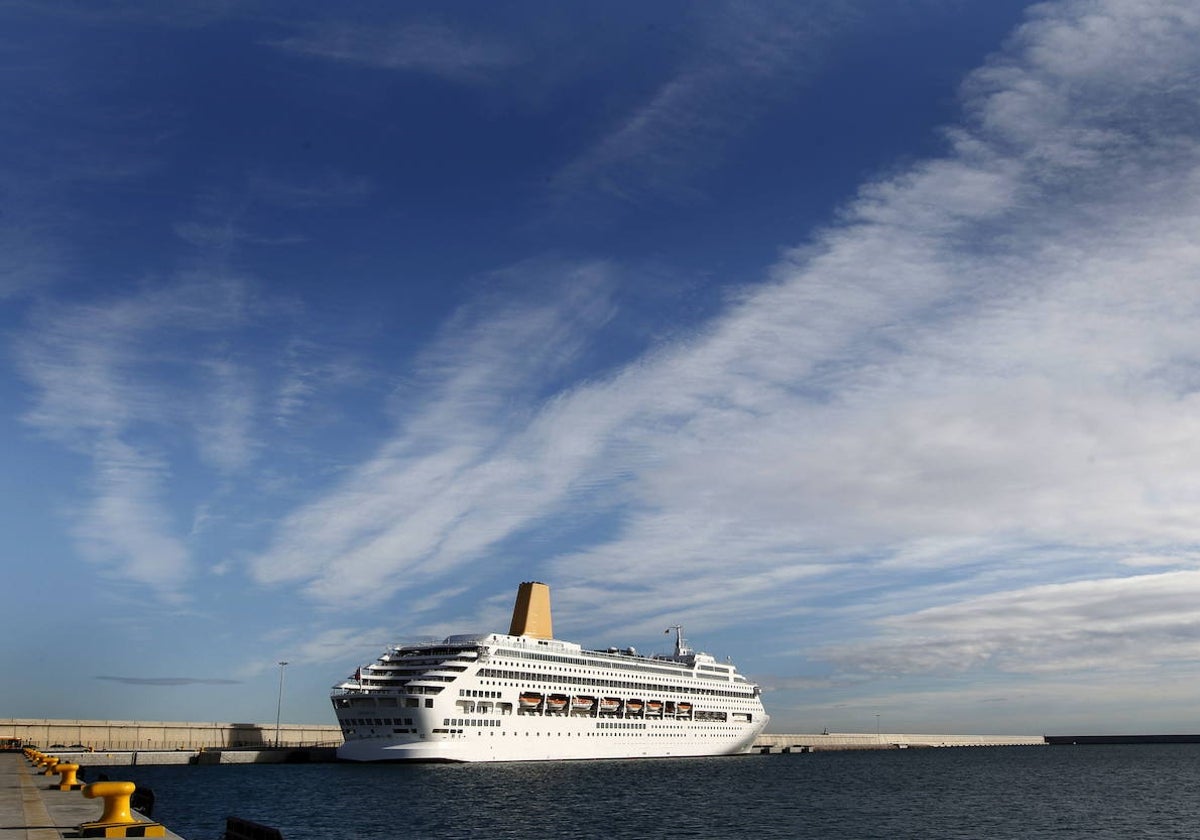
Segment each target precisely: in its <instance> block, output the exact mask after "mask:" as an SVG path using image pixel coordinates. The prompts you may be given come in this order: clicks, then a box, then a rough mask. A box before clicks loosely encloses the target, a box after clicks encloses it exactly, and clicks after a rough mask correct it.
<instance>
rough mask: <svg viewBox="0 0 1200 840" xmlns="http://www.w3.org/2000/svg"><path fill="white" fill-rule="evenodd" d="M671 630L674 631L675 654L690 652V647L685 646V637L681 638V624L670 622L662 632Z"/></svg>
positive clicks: (683, 654)
mask: <svg viewBox="0 0 1200 840" xmlns="http://www.w3.org/2000/svg"><path fill="white" fill-rule="evenodd" d="M672 630H674V631H675V655H676V656H686V655H687V654H689V653H691V652H692V650H691V648H689V647H688V646H687V639H685V638H683V625H682V624H672V625H671V626H670V627H668V628H667V629H666V630H664V631H663V632H664V633H670V632H671V631H672Z"/></svg>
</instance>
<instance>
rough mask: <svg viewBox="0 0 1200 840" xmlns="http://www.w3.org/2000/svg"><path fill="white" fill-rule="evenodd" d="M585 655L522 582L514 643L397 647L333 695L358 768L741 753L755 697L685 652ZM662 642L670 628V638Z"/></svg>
mask: <svg viewBox="0 0 1200 840" xmlns="http://www.w3.org/2000/svg"><path fill="white" fill-rule="evenodd" d="M671 629H673V630H674V631H675V650H674V653H672V654H664V655H657V656H642V655H639V654H638V653H637V651H636V650H634V649H633V648H625V649H617V648H609V649H607V650H584V649H583V648H582V647H581V646H580V645H578V644H575V643H573V642H564V641H560V640H557V639H555V638H553V631H552V623H551V618H550V592H549V587H547V586H546V585H545V584H544V583H538V582H536V581H534V582H526V583H522V584H521V586H520V588H519V589H518V592H517V602H516V606H515V608H514V610H513V620H512V624H511V626H510V628H509V633H507V634H502V633H484V634H472V635H461V636H450V637H448V638H446V639H444V640H443V641H441V642H436V643H426V644H408V645H398V646H394V647H391V648H389V649H388V650H387V651H386V652H385V653H383V654H382V655H381V656H380V657H379V658H378V659H377V660H376V661H375V662H373V663H371V664H368V665H362V666H360V667H359V668H357V669H356V670H355V673H354V675H353V676H352V677H350V678H348V679H347V680H345V681H344V682H341V683H339V684H338V685H336V686H334V687H333V694H332V698H331V699H332V701H333V707H334V710H335V712H336V714H337V718H338V723H339V724H340V726H341V728H342V734H343V737H344V739H345V742H344V743H343V745H342V746H341V747H339V748H338V757H339V758H343V759H350V760H353V761H528V760H548V759H571V758H641V757H656V756H689V755H690V756H696V755H725V754H733V753H743V752H747V751H748V750H749V749H750V747H751V746H752V745H753V743H754V739H755V738H756V737H757V736H758V734H759V733H760V732H762V730H763V728H764V727H765V726H766V724H767V720H768V715H767V714H766V712H765V711H764V709H763V705H762V700H761V696H760V691H759V687H758V686H757V685H755V684H754V683H752V682H750V681H748V680H747V679H746V678H745V677H744V676H742V675H741V674H739V673H738V672H737V669H736V668H735V667H734V666H733V665H732V664H730V663H722V662H717V661H716V659H714V658H713V657H712V656H709V655H708V654H706V653H699V652H696V651H693V650H691V649H690V648H689V647H688V644H687V641H686V640H685V639H684V637H683V628H682V627H679V626H676V627H674V628H671ZM668 632H670V630H668Z"/></svg>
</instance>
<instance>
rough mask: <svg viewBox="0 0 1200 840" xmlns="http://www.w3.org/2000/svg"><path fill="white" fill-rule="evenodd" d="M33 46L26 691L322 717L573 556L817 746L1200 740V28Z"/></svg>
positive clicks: (15, 540) (1, 474)
mask: <svg viewBox="0 0 1200 840" xmlns="http://www.w3.org/2000/svg"><path fill="white" fill-rule="evenodd" d="M0 32H3V33H4V34H3V35H2V36H0V152H2V154H0V330H2V336H0V338H2V344H0V347H2V354H0V406H2V407H3V410H2V411H0V436H2V437H0V440H2V442H3V449H2V451H3V469H2V470H0V494H2V499H3V504H2V505H0V528H2V529H3V533H4V534H5V539H4V540H3V541H2V542H0V557H2V559H3V568H4V586H3V591H4V593H5V601H6V606H5V609H4V610H3V611H0V622H2V625H0V627H2V630H3V634H4V638H5V640H6V641H5V645H4V646H3V658H2V660H0V668H2V669H3V673H5V674H6V675H9V678H7V679H5V680H3V681H0V715H3V716H7V717H43V716H44V717H55V718H76V717H79V718H142V719H164V720H217V721H270V720H272V719H273V716H274V713H275V702H276V691H277V681H278V666H276V664H275V663H276V662H277V661H279V660H287V661H289V662H290V663H291V664H290V665H289V666H288V669H287V684H286V691H285V697H284V703H283V718H284V720H286V721H295V722H308V723H317V722H331V721H332V716H331V714H330V713H329V711H328V708H327V707H328V699H327V697H328V689H329V686H330V685H331V684H332V683H334V682H336V681H338V680H340V679H341V678H343V677H344V676H346V675H347V674H349V673H351V672H353V670H354V666H355V665H356V664H358V663H360V662H366V661H369V660H371V659H372V658H373V657H374V656H375V655H376V654H377V653H378V652H379V651H380V650H381V648H382V646H383V645H385V644H387V643H389V642H398V641H406V640H412V639H419V638H426V637H431V636H433V637H440V636H442V635H446V634H448V633H457V632H475V631H480V632H482V631H490V630H504V629H506V628H507V622H508V614H509V610H510V609H511V603H512V599H513V595H514V593H515V590H516V586H517V584H518V583H519V582H520V581H522V580H533V579H536V580H542V581H545V582H547V583H549V584H550V585H551V587H552V592H553V596H554V608H555V617H556V621H555V629H556V631H557V635H558V636H559V637H560V638H565V639H569V640H573V641H579V642H582V643H584V644H585V645H589V646H595V647H607V646H609V645H622V646H624V645H630V644H632V645H635V646H637V647H638V648H640V649H642V650H643V651H650V652H652V651H655V650H663V649H666V647H667V646H668V643H669V639H668V638H667V637H665V636H664V635H663V633H662V631H663V628H664V627H666V626H667V625H670V624H675V623H680V624H683V625H684V626H685V628H686V630H687V633H688V635H689V637H690V638H691V640H692V641H693V643H694V644H695V645H696V646H697V647H699V648H701V649H704V650H708V651H709V652H711V653H713V654H715V655H717V656H719V657H722V658H724V657H725V656H729V657H732V658H733V659H734V661H735V662H737V663H738V665H739V666H740V667H741V668H742V670H743V671H745V672H747V673H748V674H750V675H751V676H752V677H754V678H756V679H758V680H759V681H760V682H762V684H763V685H764V687H765V688H766V689H767V694H766V702H767V705H768V708H769V710H770V711H771V713H772V714H773V716H774V720H773V722H772V725H771V729H772V730H774V731H777V732H778V731H820V730H821V729H822V728H824V727H827V728H829V729H830V730H831V731H855V730H870V729H871V728H873V727H874V726H875V723H876V718H875V716H876V715H879V716H880V721H881V725H882V727H883V728H884V729H891V730H894V731H933V732H976V733H984V732H991V733H1031V734H1036V733H1041V732H1063V731H1067V730H1072V731H1093V732H1105V731H1140V732H1144V731H1155V730H1159V731H1196V729H1197V726H1200V723H1198V722H1197V721H1196V719H1195V708H1196V704H1197V700H1198V699H1200V681H1198V680H1197V660H1198V659H1200V612H1198V611H1197V608H1196V605H1197V604H1198V603H1200V563H1198V560H1200V554H1198V553H1197V549H1196V545H1197V542H1198V541H1200V425H1198V421H1197V419H1196V418H1197V417H1198V416H1200V413H1198V412H1200V398H1198V396H1197V394H1198V393H1200V390H1198V389H1200V384H1198V383H1200V375H1198V373H1197V371H1198V370H1200V367H1198V363H1200V337H1198V332H1197V329H1196V326H1197V324H1198V323H1200V319H1198V315H1200V312H1198V310H1200V247H1198V246H1197V231H1198V230H1200V224H1198V223H1200V102H1198V101H1197V96H1196V91H1197V90H1200V9H1197V7H1196V6H1195V5H1194V4H1192V3H1187V2H1170V0H1136V1H1135V0H1087V1H1086V2H1084V1H1083V0H1079V2H1071V1H1070V0H1068V2H1051V3H1045V4H1037V5H1030V4H1025V3H1018V2H988V3H973V2H963V1H962V0H897V2H888V3H871V2H854V1H853V0H844V1H843V2H786V3H783V2H781V3H770V2H757V3H746V2H716V1H715V0H714V2H711V3H703V4H699V3H685V2H678V3H675V2H661V3H653V4H641V3H638V4H635V3H621V2H614V3H605V4H582V3H562V4H545V3H522V2H514V3H497V2H489V3H459V4H445V3H430V4H420V3H411V4H399V5H397V4H392V3H378V4H373V3H353V4H343V5H338V6H336V7H333V6H330V5H329V4H323V3H310V4H298V3H287V4H282V3H271V2H191V3H188V2H179V3H172V4H162V3H154V2H110V3H38V2H33V1H32V0H7V2H0ZM14 675H15V676H16V677H17V678H15V679H14V678H12V677H13V676H14Z"/></svg>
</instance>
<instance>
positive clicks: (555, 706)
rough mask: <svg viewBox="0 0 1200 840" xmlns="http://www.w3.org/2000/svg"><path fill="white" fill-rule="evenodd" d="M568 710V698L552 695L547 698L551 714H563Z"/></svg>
mask: <svg viewBox="0 0 1200 840" xmlns="http://www.w3.org/2000/svg"><path fill="white" fill-rule="evenodd" d="M565 708H567V697H566V695H564V694H551V695H550V696H549V697H547V698H546V709H547V710H549V711H551V712H561V711H562V710H563V709H565Z"/></svg>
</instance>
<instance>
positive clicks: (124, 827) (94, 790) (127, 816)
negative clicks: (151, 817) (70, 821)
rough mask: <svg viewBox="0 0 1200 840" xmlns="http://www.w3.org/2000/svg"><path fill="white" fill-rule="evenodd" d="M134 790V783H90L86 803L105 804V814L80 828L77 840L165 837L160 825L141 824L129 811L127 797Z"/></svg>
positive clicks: (86, 789) (87, 788) (84, 789)
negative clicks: (88, 839)
mask: <svg viewBox="0 0 1200 840" xmlns="http://www.w3.org/2000/svg"><path fill="white" fill-rule="evenodd" d="M136 789H137V786H136V785H135V784H134V783H133V782H92V784H90V785H84V788H83V795H84V796H85V797H87V798H88V799H96V798H97V797H100V798H102V799H103V800H104V813H102V814H101V815H100V819H98V820H96V821H95V822H89V823H83V824H82V825H80V826H79V836H80V837H166V836H167V830H166V829H165V828H163V827H162V826H161V825H160V824H159V823H155V822H141V821H139V820H137V819H136V818H135V817H134V816H133V814H132V813H130V811H129V797H131V796H133V792H134V790H136Z"/></svg>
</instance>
